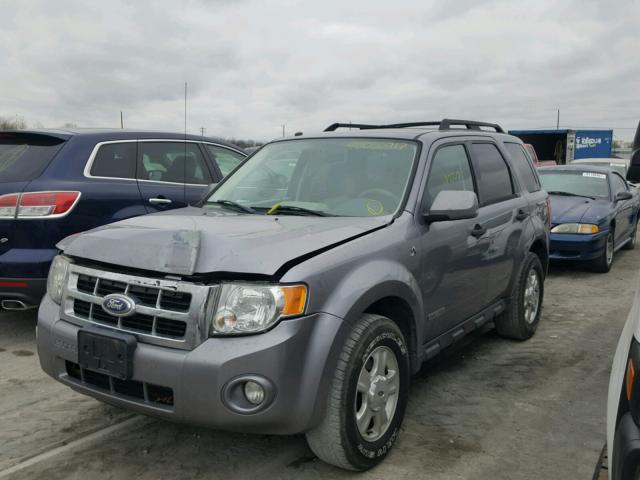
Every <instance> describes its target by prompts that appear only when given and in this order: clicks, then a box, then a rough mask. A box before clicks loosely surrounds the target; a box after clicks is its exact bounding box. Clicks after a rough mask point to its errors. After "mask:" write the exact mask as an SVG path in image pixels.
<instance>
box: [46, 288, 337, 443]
mask: <svg viewBox="0 0 640 480" xmlns="http://www.w3.org/2000/svg"><path fill="white" fill-rule="evenodd" d="M78 330H80V327H78V326H76V325H73V324H71V323H68V322H66V321H64V320H61V319H60V316H59V306H58V305H56V304H55V303H54V302H53V301H52V300H51V299H50V298H49V297H48V296H45V298H44V300H43V302H42V304H41V306H40V310H39V313H38V338H37V344H38V354H39V356H40V364H41V366H42V368H43V370H44V371H45V372H46V373H47V374H49V375H50V376H51V377H53V378H54V379H56V380H58V381H60V382H62V383H64V384H66V385H68V386H70V387H71V388H73V389H74V390H77V391H78V392H81V393H84V394H86V395H90V396H92V397H95V398H97V399H99V400H102V401H105V402H107V403H111V404H113V405H117V406H120V407H124V408H128V409H130V410H134V411H137V412H140V413H144V414H148V415H153V416H156V417H161V418H164V419H167V420H171V421H175V422H180V423H188V424H193V425H198V426H204V427H210V428H216V429H223V430H232V431H243V432H252V433H268V434H294V433H300V432H304V431H306V430H308V429H310V428H312V427H313V426H315V425H316V424H317V423H318V422H319V420H320V418H321V417H320V416H321V414H322V412H323V410H324V405H325V401H326V396H327V390H328V387H329V383H330V379H331V378H332V376H333V375H332V372H333V370H334V368H335V365H336V363H337V352H336V351H335V350H336V348H337V347H336V346H337V345H342V340H343V339H342V338H341V337H342V335H343V333H342V331H343V330H345V328H344V322H343V321H342V320H341V319H340V318H338V317H335V316H332V315H329V314H324V313H319V314H313V315H308V316H305V317H302V318H298V319H292V320H286V321H282V322H280V323H279V324H278V325H277V326H276V327H275V328H273V329H272V330H270V331H269V332H266V333H263V334H259V335H253V336H246V337H227V338H209V339H208V340H206V341H205V342H203V343H202V344H200V345H199V346H198V347H196V348H195V349H194V350H191V351H185V350H178V349H174V348H168V347H161V346H156V345H149V344H145V343H141V342H138V343H137V347H136V350H135V352H134V357H133V381H134V383H136V382H140V383H141V384H143V385H144V389H145V392H147V391H149V390H150V389H156V388H157V387H161V388H165V389H171V390H172V404H171V405H162V404H159V403H157V402H149V401H147V399H146V398H134V397H133V396H131V395H127V394H121V393H117V392H115V391H114V390H113V389H109V386H108V385H105V386H103V387H96V383H95V382H87V381H84V380H86V376H85V378H84V379H82V380H81V379H80V378H77V377H78V376H77V375H76V376H74V375H71V374H70V373H69V365H70V364H71V365H75V364H77V362H78V354H77V335H78ZM245 375H254V376H259V377H262V378H266V379H268V380H269V381H270V382H272V384H273V385H274V387H275V397H274V398H273V400H272V402H271V403H270V405H269V406H268V407H266V408H265V409H263V410H261V411H258V412H256V413H251V414H247V413H236V412H234V411H233V410H231V409H230V408H229V407H228V406H227V405H226V404H225V402H224V401H223V390H224V387H225V385H227V384H228V382H229V381H231V380H233V379H234V378H237V377H238V376H245ZM98 383H99V382H98ZM125 390H126V388H125ZM131 391H133V390H131ZM145 397H146V395H145Z"/></svg>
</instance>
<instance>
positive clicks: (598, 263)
mask: <svg viewBox="0 0 640 480" xmlns="http://www.w3.org/2000/svg"><path fill="white" fill-rule="evenodd" d="M614 239H615V236H614V231H613V229H610V230H609V233H608V234H607V238H606V240H605V248H604V250H603V251H602V255H600V256H599V257H598V258H596V259H595V260H592V262H591V267H592V269H593V271H594V272H598V273H607V272H608V271H609V270H611V265H613V248H614ZM609 248H611V255H609V253H608V249H609Z"/></svg>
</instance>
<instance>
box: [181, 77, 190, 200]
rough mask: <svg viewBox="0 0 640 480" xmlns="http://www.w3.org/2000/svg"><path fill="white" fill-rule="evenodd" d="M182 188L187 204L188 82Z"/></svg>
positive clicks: (185, 101) (185, 86)
mask: <svg viewBox="0 0 640 480" xmlns="http://www.w3.org/2000/svg"><path fill="white" fill-rule="evenodd" d="M182 188H183V193H184V203H186V204H187V206H188V205H189V202H187V82H184V156H183V157H182Z"/></svg>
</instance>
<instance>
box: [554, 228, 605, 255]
mask: <svg viewBox="0 0 640 480" xmlns="http://www.w3.org/2000/svg"><path fill="white" fill-rule="evenodd" d="M608 233H609V232H608V231H604V232H599V233H595V234H593V235H584V234H573V233H551V234H550V235H549V239H550V244H549V259H550V260H578V261H580V260H593V259H594V258H597V257H599V256H600V255H602V253H603V252H604V249H605V244H606V240H607V234H608Z"/></svg>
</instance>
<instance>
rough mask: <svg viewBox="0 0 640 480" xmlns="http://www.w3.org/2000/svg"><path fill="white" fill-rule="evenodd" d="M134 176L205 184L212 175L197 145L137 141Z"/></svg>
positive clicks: (153, 179)
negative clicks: (138, 161)
mask: <svg viewBox="0 0 640 480" xmlns="http://www.w3.org/2000/svg"><path fill="white" fill-rule="evenodd" d="M138 148H139V150H140V153H139V158H140V166H139V169H138V178H139V179H140V180H150V181H156V182H169V183H188V184H195V185H209V184H211V183H213V178H212V177H211V173H210V172H209V169H208V167H207V164H206V162H205V160H204V156H203V154H202V151H201V150H200V147H199V146H198V144H196V143H191V142H187V143H185V142H140V143H139V144H138Z"/></svg>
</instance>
